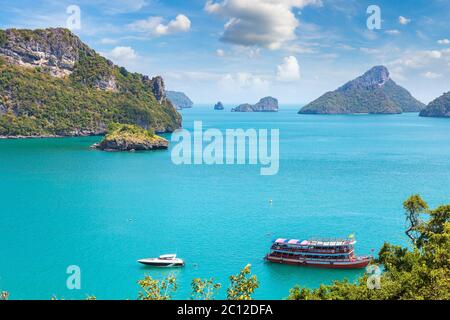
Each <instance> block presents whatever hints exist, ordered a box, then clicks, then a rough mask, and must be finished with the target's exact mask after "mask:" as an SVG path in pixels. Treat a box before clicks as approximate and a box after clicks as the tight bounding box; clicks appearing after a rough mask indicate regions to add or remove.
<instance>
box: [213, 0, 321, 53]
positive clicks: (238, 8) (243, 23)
mask: <svg viewBox="0 0 450 320" xmlns="http://www.w3.org/2000/svg"><path fill="white" fill-rule="evenodd" d="M321 4H322V2H321V0H222V1H219V2H215V1H212V0H208V1H207V2H206V5H205V11H206V12H208V13H210V14H217V15H220V16H223V17H225V18H227V19H228V21H227V23H226V24H225V26H224V32H223V34H222V37H221V40H222V41H224V42H228V43H233V44H238V45H243V46H259V47H264V48H268V49H271V50H275V49H279V48H280V47H281V46H282V45H283V44H284V43H285V42H286V41H289V40H293V39H295V38H296V36H295V30H296V29H297V27H298V26H299V21H298V20H297V18H296V17H295V14H294V12H293V10H294V9H295V8H303V7H305V6H307V5H321Z"/></svg>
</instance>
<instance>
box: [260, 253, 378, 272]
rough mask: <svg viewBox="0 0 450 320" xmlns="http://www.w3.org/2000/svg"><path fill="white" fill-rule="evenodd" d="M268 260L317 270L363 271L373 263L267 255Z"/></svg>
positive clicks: (367, 260)
mask: <svg viewBox="0 0 450 320" xmlns="http://www.w3.org/2000/svg"><path fill="white" fill-rule="evenodd" d="M266 260H267V261H270V262H273V263H279V264H289V265H294V266H305V267H306V266H309V267H315V268H326V269H363V268H365V267H367V266H368V265H369V263H370V262H371V261H372V259H371V258H363V259H356V260H344V261H329V260H309V259H292V258H282V257H279V256H273V255H267V256H266Z"/></svg>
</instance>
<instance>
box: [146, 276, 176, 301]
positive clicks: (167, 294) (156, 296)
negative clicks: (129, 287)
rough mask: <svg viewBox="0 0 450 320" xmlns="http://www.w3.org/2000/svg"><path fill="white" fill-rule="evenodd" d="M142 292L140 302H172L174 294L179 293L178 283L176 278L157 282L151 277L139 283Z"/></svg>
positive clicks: (169, 277)
mask: <svg viewBox="0 0 450 320" xmlns="http://www.w3.org/2000/svg"><path fill="white" fill-rule="evenodd" d="M138 284H139V286H140V287H141V289H142V291H141V292H139V296H138V300H171V299H172V294H173V293H175V291H177V282H176V279H175V277H174V276H168V277H167V278H165V279H164V280H155V279H153V278H152V277H150V276H145V278H144V279H142V280H139V281H138Z"/></svg>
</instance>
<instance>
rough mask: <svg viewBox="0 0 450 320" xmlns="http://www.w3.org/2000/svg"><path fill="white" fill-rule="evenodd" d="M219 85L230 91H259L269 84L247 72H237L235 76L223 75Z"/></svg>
mask: <svg viewBox="0 0 450 320" xmlns="http://www.w3.org/2000/svg"><path fill="white" fill-rule="evenodd" d="M219 84H220V85H221V86H223V87H224V89H227V90H230V91H232V90H233V89H235V88H237V89H253V90H261V89H265V88H267V87H268V85H269V82H268V81H267V80H265V79H263V78H262V77H261V76H257V75H254V74H251V73H248V72H238V73H235V74H231V73H228V74H226V75H224V76H223V77H222V78H221V79H220V81H219Z"/></svg>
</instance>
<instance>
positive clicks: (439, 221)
mask: <svg viewBox="0 0 450 320" xmlns="http://www.w3.org/2000/svg"><path fill="white" fill-rule="evenodd" d="M404 208H405V212H406V219H407V222H408V224H409V226H408V228H407V230H406V235H407V236H408V237H409V238H410V239H411V242H412V249H408V248H402V247H400V246H395V245H392V244H389V243H385V244H384V246H383V247H382V248H381V250H380V253H379V258H378V259H377V261H376V263H377V264H380V265H383V266H384V273H383V274H382V275H381V278H380V284H381V286H380V288H379V289H370V288H369V286H368V285H367V282H368V280H369V277H370V276H369V275H365V276H363V277H362V278H360V279H359V280H358V281H357V282H356V283H350V282H349V281H347V280H345V281H336V282H334V283H333V284H332V285H322V286H320V287H319V288H318V289H313V290H311V289H307V288H302V287H299V286H297V287H295V288H293V289H291V292H290V295H289V297H288V299H291V300H343V299H345V300H347V299H349V300H448V299H450V220H449V219H450V205H445V206H440V207H439V208H437V209H435V210H429V209H428V204H427V203H426V202H425V201H424V200H423V199H422V198H421V197H420V196H418V195H415V196H412V197H411V198H409V199H408V200H407V201H405V203H404ZM423 215H427V216H428V219H423V218H422V216H423Z"/></svg>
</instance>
